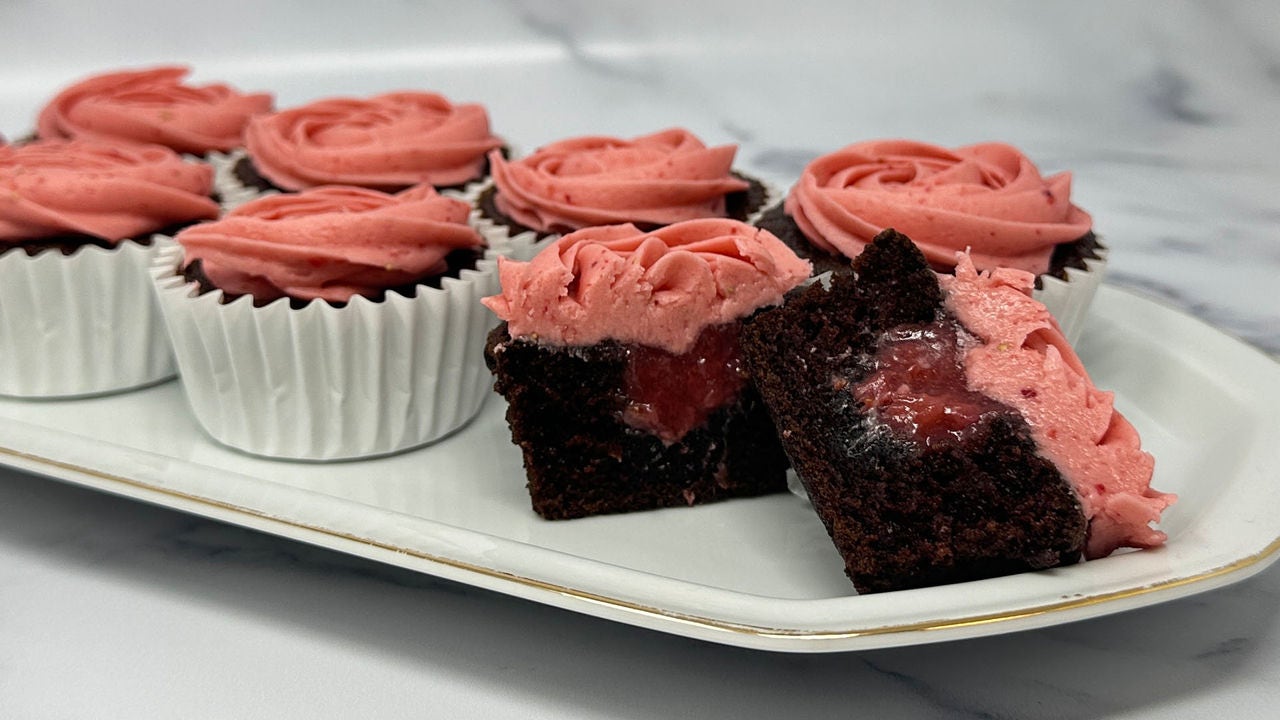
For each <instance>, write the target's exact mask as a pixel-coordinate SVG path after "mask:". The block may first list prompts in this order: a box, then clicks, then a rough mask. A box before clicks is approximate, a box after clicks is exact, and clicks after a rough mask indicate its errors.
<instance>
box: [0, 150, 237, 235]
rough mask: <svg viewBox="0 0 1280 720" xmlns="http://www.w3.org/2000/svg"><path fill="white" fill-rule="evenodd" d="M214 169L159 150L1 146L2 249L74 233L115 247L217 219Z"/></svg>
mask: <svg viewBox="0 0 1280 720" xmlns="http://www.w3.org/2000/svg"><path fill="white" fill-rule="evenodd" d="M212 190H213V170H212V169H210V168H209V166H207V165H204V164H201V163H193V162H185V161H184V160H183V159H182V158H181V157H180V156H179V155H178V154H177V153H175V152H173V151H172V150H170V149H168V148H165V147H161V146H159V145H116V144H105V143H99V142H93V141H89V140H37V141H34V142H30V143H25V144H22V145H0V245H4V244H10V243H18V242H22V241H24V240H31V239H36V238H45V237H51V236H55V235H66V234H79V235H90V236H93V237H96V238H101V239H103V240H106V241H108V242H113V243H114V242H119V241H121V240H124V239H126V238H135V237H138V236H141V235H144V234H146V233H149V232H153V231H155V230H160V229H163V228H165V227H168V226H170V225H175V224H178V223H185V222H191V221H193V220H207V219H211V218H215V217H217V216H218V204H217V203H215V202H213V201H212V200H210V199H209V193H211V192H212Z"/></svg>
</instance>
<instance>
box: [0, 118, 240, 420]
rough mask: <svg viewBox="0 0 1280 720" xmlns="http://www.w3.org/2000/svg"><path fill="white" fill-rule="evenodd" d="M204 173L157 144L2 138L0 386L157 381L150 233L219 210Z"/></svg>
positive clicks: (55, 390)
mask: <svg viewBox="0 0 1280 720" xmlns="http://www.w3.org/2000/svg"><path fill="white" fill-rule="evenodd" d="M211 189H212V171H211V170H210V168H209V167H208V166H207V165H203V164H200V163H194V162H186V161H184V160H183V159H182V158H181V157H179V156H178V155H177V154H176V153H174V152H173V151H172V150H169V149H167V148H164V147H160V146H157V145H127V146H126V145H106V144H102V143H98V142H92V141H87V140H36V141H32V142H29V143H25V144H22V145H2V146H0V394H3V395H14V396H21V397H65V396H79V395H95V394H101V393H108V392H115V391H120V390H126V389H130V388H135V387H139V386H143V385H148V384H151V383H155V382H158V381H160V380H164V379H166V378H169V377H172V375H173V374H174V365H173V360H172V356H171V354H170V352H169V346H168V341H167V339H166V338H165V334H164V328H163V325H162V323H161V320H160V317H159V314H158V313H157V312H156V309H155V301H154V298H153V297H152V291H151V288H150V283H149V282H148V278H147V267H148V264H149V263H150V261H151V259H152V256H153V253H154V249H155V248H154V243H153V241H152V234H153V233H156V232H161V231H164V232H174V231H175V230H176V228H178V227H181V226H183V225H186V224H189V223H192V222H196V221H200V220H207V219H211V218H214V217H217V215H218V206H217V204H216V203H214V202H213V201H212V200H210V199H209V197H208V195H209V193H210V191H211Z"/></svg>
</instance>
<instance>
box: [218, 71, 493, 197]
mask: <svg viewBox="0 0 1280 720" xmlns="http://www.w3.org/2000/svg"><path fill="white" fill-rule="evenodd" d="M501 145H502V140H501V139H499V138H498V137H496V136H495V135H493V134H492V133H491V132H490V131H489V115H488V113H487V112H486V111H485V109H484V107H483V106H481V105H478V104H475V103H467V104H460V105H454V104H453V103H451V102H449V100H447V99H445V98H444V97H443V96H442V95H437V94H435V93H427V92H395V93H388V94H385V95H377V96H375V97H371V98H367V99H357V98H329V99H325V100H317V101H316V102H312V103H309V104H306V105H303V106H301V107H296V108H291V109H289V110H283V111H280V112H277V113H272V114H269V115H263V116H260V117H257V118H254V120H253V121H252V122H250V123H249V128H248V130H247V132H246V134H245V152H246V156H245V157H241V158H238V159H237V160H236V162H235V163H234V165H233V166H232V168H231V171H232V172H231V174H230V175H228V176H225V177H220V178H219V182H220V184H225V185H227V186H228V187H230V188H232V192H233V193H240V194H243V193H245V192H249V193H254V194H261V193H263V192H269V191H277V192H298V191H301V190H305V189H307V188H312V187H319V186H321V185H350V186H355V187H363V188H369V189H371V190H379V191H382V192H399V191H401V190H404V189H406V188H409V187H412V186H415V185H419V184H423V183H425V184H428V185H431V186H434V187H435V188H436V189H437V190H444V189H455V190H457V189H462V188H464V187H466V186H467V184H469V183H473V182H477V181H479V180H482V179H483V178H485V177H486V176H487V174H488V161H487V160H486V154H487V153H488V152H489V151H491V150H495V149H496V148H499V147H501Z"/></svg>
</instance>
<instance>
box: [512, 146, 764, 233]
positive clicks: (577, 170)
mask: <svg viewBox="0 0 1280 720" xmlns="http://www.w3.org/2000/svg"><path fill="white" fill-rule="evenodd" d="M736 152H737V147H736V146H734V145H721V146H719V147H712V148H709V147H707V146H705V145H703V144H702V141H701V140H699V139H698V138H697V137H695V136H694V135H693V134H692V133H690V132H688V131H687V130H681V129H678V128H672V129H670V130H664V131H662V132H658V133H654V134H652V135H645V136H642V137H638V138H635V139H633V140H622V139H619V138H612V137H582V138H573V139H570V140H563V141H561V142H557V143H553V144H551V145H548V146H546V147H543V148H541V149H539V150H538V151H537V152H535V153H533V154H532V155H530V156H528V157H525V158H522V159H520V160H516V161H512V162H508V161H506V160H504V159H503V158H502V157H501V156H500V155H498V154H497V153H490V155H489V162H490V165H491V167H492V168H493V170H492V172H493V182H494V184H495V185H496V186H497V190H498V192H497V196H496V197H495V203H496V204H497V207H498V209H499V210H501V211H502V212H503V213H505V214H506V215H507V216H508V217H510V218H511V219H513V220H515V221H516V222H518V223H520V224H521V225H524V226H525V227H529V228H533V229H534V230H537V231H539V232H559V233H563V232H571V231H573V230H577V229H580V228H584V227H589V226H592V225H614V224H619V223H635V224H638V225H644V226H657V225H669V224H671V223H675V222H681V221H683V220H694V219H697V218H712V217H724V216H725V195H727V194H729V193H733V192H739V191H742V190H746V189H747V187H748V184H747V183H746V182H744V181H742V180H739V179H738V178H735V177H733V176H732V175H731V174H730V169H731V166H732V165H733V156H734V154H735V153H736Z"/></svg>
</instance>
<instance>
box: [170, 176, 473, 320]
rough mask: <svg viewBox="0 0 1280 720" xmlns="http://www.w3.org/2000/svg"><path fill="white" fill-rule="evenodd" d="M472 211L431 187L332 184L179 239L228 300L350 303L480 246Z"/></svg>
mask: <svg viewBox="0 0 1280 720" xmlns="http://www.w3.org/2000/svg"><path fill="white" fill-rule="evenodd" d="M469 211H470V207H469V206H468V205H467V204H466V203H465V202H462V201H461V200H454V199H452V198H446V197H441V196H440V195H437V194H436V192H435V190H434V189H432V188H431V186H429V185H421V186H418V187H414V188H410V189H409V190H405V191H404V192H402V193H400V194H398V195H387V194H385V193H381V192H377V191H375V190H366V189H362V188H353V187H343V186H329V187H323V188H315V189H312V190H306V191H303V192H300V193H296V194H280V195H268V196H266V197H262V198H259V199H257V200H254V201H252V202H248V203H245V204H244V205H241V206H240V207H238V208H236V209H235V210H233V211H231V212H230V213H228V214H227V215H226V216H224V217H223V218H222V219H221V220H218V221H217V222H211V223H205V224H203V225H197V226H194V227H191V228H187V229H186V230H183V231H182V232H180V233H178V236H177V240H178V242H179V243H181V244H182V246H183V248H184V249H185V251H186V262H188V263H190V262H192V261H194V260H200V261H201V269H202V270H203V271H204V274H205V276H207V277H208V278H209V281H210V282H211V283H213V284H214V285H215V286H217V287H218V288H220V289H222V290H223V291H225V292H227V293H229V294H232V295H252V296H253V297H254V299H255V300H256V301H259V302H268V301H270V300H274V299H276V298H279V297H282V296H286V295H287V296H289V297H294V298H298V299H302V300H309V299H313V298H321V299H325V300H331V301H334V302H345V301H347V300H350V299H351V298H352V297H353V296H355V295H365V296H375V295H377V294H378V293H380V292H382V291H384V290H386V289H388V288H392V287H397V286H400V285H407V284H409V283H412V282H415V281H417V280H420V279H422V278H423V277H426V276H430V275H435V274H439V273H441V272H443V271H444V270H445V267H446V261H445V257H446V256H447V255H448V254H449V252H451V251H453V250H456V249H461V248H476V247H479V246H481V245H482V244H483V241H482V240H481V238H480V236H479V235H478V234H477V233H476V232H475V231H474V230H472V229H471V227H470V226H468V225H467V224H466V220H467V214H468V213H469Z"/></svg>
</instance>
